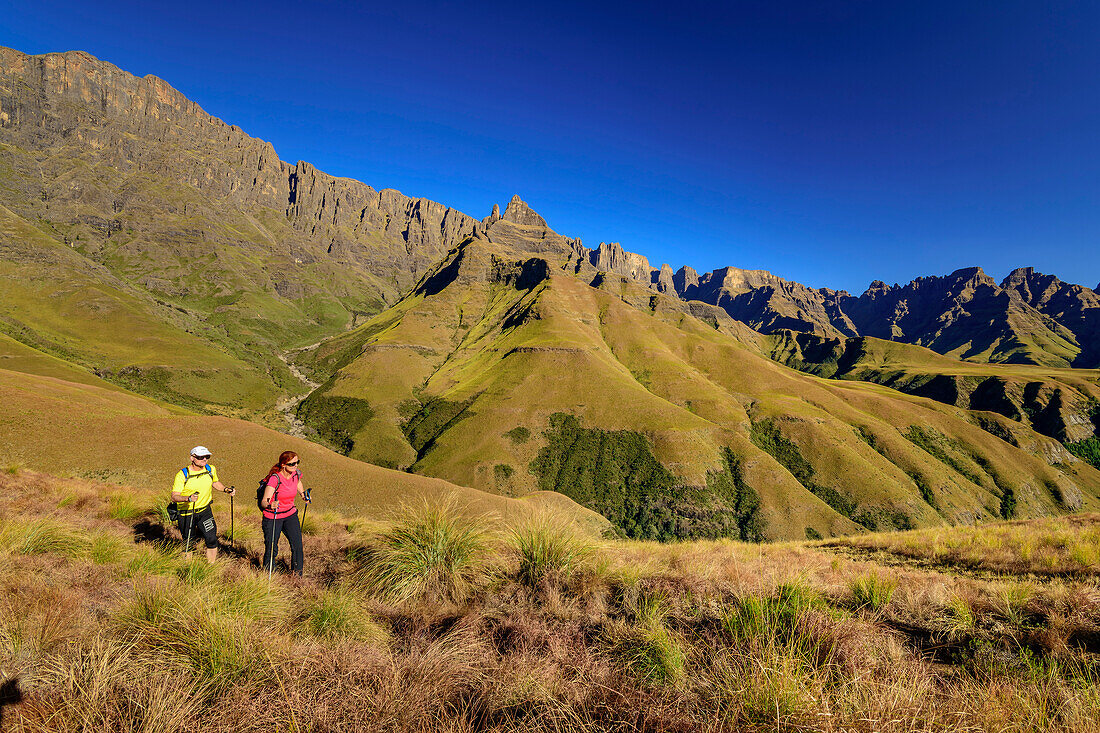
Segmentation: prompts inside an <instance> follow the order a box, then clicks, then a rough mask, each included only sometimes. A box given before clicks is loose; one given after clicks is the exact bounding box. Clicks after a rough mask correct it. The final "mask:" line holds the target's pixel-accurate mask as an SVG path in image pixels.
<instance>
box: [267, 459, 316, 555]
mask: <svg viewBox="0 0 1100 733" xmlns="http://www.w3.org/2000/svg"><path fill="white" fill-rule="evenodd" d="M300 462H301V460H300V459H299V458H298V454H297V453H295V452H294V451H290V450H288V451H283V452H282V454H280V455H279V462H278V463H276V464H275V465H274V466H272V467H271V470H270V471H269V472H268V476H267V482H266V484H267V485H266V487H265V488H264V495H263V498H262V499H261V500H260V507H261V508H262V509H263V513H264V518H263V522H262V525H261V526H262V527H263V530H264V569H265V570H267V571H269V572H270V571H271V569H272V568H273V567H274V565H275V555H276V554H278V552H279V535H281V534H285V535H286V538H287V540H288V541H289V542H290V569H291V571H292V572H295V573H297V574H298V575H301V574H302V568H303V567H304V566H305V558H304V556H303V552H302V527H301V525H300V524H299V523H298V507H297V506H295V505H294V500H295V499H296V498H298V496H299V495H301V497H302V499H304V500H305V502H306V503H307V504H308V503H309V496H308V495H307V493H306V487H305V486H303V485H302V472H301V471H299V470H298V464H299V463H300Z"/></svg>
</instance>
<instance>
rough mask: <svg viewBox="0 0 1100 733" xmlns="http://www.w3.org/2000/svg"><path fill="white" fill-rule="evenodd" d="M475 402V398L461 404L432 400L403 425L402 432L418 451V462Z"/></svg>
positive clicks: (437, 399) (451, 401) (439, 399)
mask: <svg viewBox="0 0 1100 733" xmlns="http://www.w3.org/2000/svg"><path fill="white" fill-rule="evenodd" d="M473 401H474V398H473V397H471V398H469V399H467V400H462V401H461V402H457V401H453V400H445V399H441V398H435V399H430V400H428V401H427V402H425V403H423V405H422V406H421V407H420V409H419V410H418V411H417V412H416V413H414V414H413V416H412V417H410V418H409V419H408V420H407V421H406V422H404V423H402V425H401V430H402V431H403V432H404V433H405V437H406V438H407V439H408V441H409V445H411V446H412V447H413V449H414V450H415V451H416V456H417V460H419V459H420V458H422V457H423V456H424V454H425V453H427V452H428V450H429V449H430V448H431V447H432V444H433V443H435V439H436V438H438V437H439V436H440V435H442V434H443V432H444V431H446V430H447V428H449V427H450V426H451V425H453V424H454V423H456V422H458V421H459V420H461V419H462V418H463V417H465V416H466V410H467V409H468V408H469V407H470V405H471V404H473Z"/></svg>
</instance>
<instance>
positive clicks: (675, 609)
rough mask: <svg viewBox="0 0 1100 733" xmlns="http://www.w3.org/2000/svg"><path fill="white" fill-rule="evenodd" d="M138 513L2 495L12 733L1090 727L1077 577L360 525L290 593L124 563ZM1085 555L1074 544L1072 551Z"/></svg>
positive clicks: (220, 568)
mask: <svg viewBox="0 0 1100 733" xmlns="http://www.w3.org/2000/svg"><path fill="white" fill-rule="evenodd" d="M127 497H128V498H129V500H130V502H131V504H132V508H131V509H130V510H128V511H126V512H120V509H119V507H120V505H121V504H124V503H125V501H124V500H125V499H126V498H127ZM150 498H151V495H150V494H148V493H145V492H140V491H139V492H127V491H125V490H122V489H121V488H120V487H114V486H109V485H104V484H101V483H95V482H88V481H82V480H57V479H53V478H50V477H48V476H44V475H40V474H31V473H28V472H4V473H0V556H2V559H3V560H4V562H3V563H0V568H2V570H0V588H2V592H3V594H4V597H5V598H6V599H7V600H8V603H7V604H6V605H5V606H3V607H0V667H2V668H3V670H4V672H5V674H6V675H7V676H8V678H9V679H16V680H18V682H16V683H15V684H16V685H18V687H19V688H20V689H21V690H22V692H23V701H22V702H21V703H19V704H18V705H16V706H15V707H12V708H9V709H8V710H7V711H5V712H7V713H9V714H14V715H15V718H16V720H17V721H18V724H19V725H21V726H24V727H26V728H28V729H31V730H41V731H69V730H79V729H95V730H139V729H141V726H149V725H152V726H155V728H156V730H158V731H165V732H166V733H174V732H176V731H183V730H192V729H194V727H195V726H196V725H198V726H200V727H202V728H203V729H204V730H210V731H215V732H217V731H230V730H240V729H242V728H245V727H247V726H250V725H255V722H256V721H257V720H259V721H263V724H264V726H272V727H277V728H279V729H288V730H294V729H297V730H453V731H459V730H466V731H468V730H485V731H501V732H503V731H514V730H528V731H536V732H537V731H558V732H559V733H561V732H563V731H565V732H573V731H597V730H640V729H643V728H644V729H646V730H655V731H682V730H700V731H708V732H714V733H718V732H719V731H774V730H776V729H779V730H819V731H827V732H829V733H833V732H835V733H840V731H847V730H876V731H883V732H884V733H902V732H906V733H907V732H909V731H913V732H914V733H915V732H916V731H927V730H929V729H932V730H973V731H989V733H993V732H994V731H1002V730H1005V729H1006V728H1007V727H1009V726H1011V727H1012V729H1014V730H1019V731H1025V732H1029V733H1030V732H1032V731H1034V732H1035V733H1039V732H1040V731H1043V732H1045V733H1049V732H1061V731H1067V732H1068V731H1074V732H1075V733H1093V732H1094V731H1097V730H1100V724H1098V721H1100V695H1098V694H1097V689H1100V687H1098V684H1097V683H1098V682H1100V656H1098V652H1100V649H1098V648H1097V647H1096V645H1095V641H1094V640H1095V629H1096V628H1097V625H1098V624H1100V617H1098V616H1097V608H1096V604H1095V603H1094V602H1093V601H1094V599H1093V595H1094V593H1093V591H1092V590H1091V586H1090V585H1088V584H1087V583H1082V582H1079V581H1076V580H1062V579H1059V578H1056V577H1055V578H1053V579H1052V580H1050V581H1049V582H1047V583H1045V584H1043V585H1036V584H1035V583H1034V582H1032V581H1029V580H1026V579H1023V578H1019V577H1012V576H1002V577H998V578H996V579H992V580H979V579H975V578H968V577H960V576H956V575H951V574H945V573H939V572H929V571H927V570H917V569H912V568H907V567H904V566H898V565H877V564H874V563H869V562H866V561H862V560H853V559H849V558H847V557H846V556H845V555H843V554H837V552H836V551H835V550H834V549H833V548H827V547H822V546H821V545H820V544H782V545H764V546H761V545H744V544H740V543H736V542H729V541H719V542H698V543H685V544H679V545H657V544H654V543H643V542H617V543H614V544H605V543H595V542H593V541H592V540H590V539H583V538H578V537H576V536H575V535H571V534H569V532H568V531H567V530H564V531H563V529H562V528H561V527H558V526H555V525H554V524H553V523H548V522H546V521H545V520H544V519H540V518H537V517H536V518H535V519H533V520H521V521H518V522H516V523H513V524H511V525H510V526H509V527H501V526H500V523H499V522H494V521H492V520H489V521H486V520H485V519H480V520H479V519H476V518H471V517H470V515H468V514H456V513H455V512H454V511H453V510H452V509H449V508H448V507H447V506H446V505H445V504H442V505H441V504H439V503H429V504H426V505H423V506H421V507H417V506H410V507H409V508H407V509H406V511H405V512H404V513H402V514H399V515H396V516H394V517H393V518H392V519H390V520H389V521H386V522H377V523H364V522H362V521H358V520H354V519H350V518H347V517H341V516H339V515H335V514H331V513H330V514H327V515H324V516H320V515H319V516H318V517H317V524H315V525H314V529H313V530H312V531H311V532H310V533H309V534H308V535H307V537H306V548H307V577H306V578H305V580H304V581H303V582H296V583H289V582H285V581H284V580H283V579H282V577H281V575H277V576H276V578H275V580H274V582H273V583H272V584H271V585H270V586H269V585H268V583H267V580H266V577H265V576H264V575H263V574H262V573H260V572H259V569H258V553H259V551H260V541H259V538H258V537H257V536H255V534H254V535H253V536H251V537H245V538H243V539H241V540H240V543H239V547H240V548H241V549H240V551H239V552H238V553H237V554H235V555H232V556H231V557H230V558H229V559H224V560H222V561H221V562H220V563H219V564H218V565H217V566H215V567H210V566H207V565H206V564H205V563H204V562H202V561H196V562H193V563H189V562H186V561H183V560H181V558H180V557H179V555H178V554H177V553H176V551H175V547H174V546H173V542H172V536H171V534H170V535H169V539H168V542H167V544H165V543H159V542H157V541H155V540H154V541H148V542H143V543H140V544H134V542H133V537H134V534H133V529H132V527H133V526H134V525H135V524H143V526H146V527H159V526H161V525H160V520H159V519H158V517H157V515H156V513H155V512H153V511H151V510H150V509H149V508H147V507H146V506H145V504H144V502H147V501H148V500H149V499H150ZM120 500H121V501H120ZM120 514H122V515H124V516H125V518H117V517H118V516H119V515H120ZM13 516H18V517H20V519H21V521H19V522H12V521H11V519H10V518H11V517H13ZM1080 519H1082V520H1083V519H1085V518H1080ZM1057 521H1060V520H1056V522H1055V524H1057ZM1089 521H1092V522H1095V521H1096V520H1095V517H1091V518H1089ZM1047 524H1048V523H1046V522H1036V523H1032V524H1031V525H1030V526H1029V527H1028V530H1027V531H1028V533H1029V534H1031V535H1033V536H1035V535H1039V534H1042V533H1043V532H1045V531H1047V530H1048V527H1047ZM1004 526H1005V525H993V526H991V527H983V528H976V529H975V528H971V529H966V530H962V529H960V530H956V531H957V532H959V533H961V535H966V536H970V537H972V538H974V539H975V541H976V542H977V541H979V540H981V538H983V537H986V536H987V535H988V536H996V535H997V534H998V533H1000V532H1001V531H1002V528H1003V527H1004ZM1021 529H1023V527H1022V526H1021ZM1049 529H1051V530H1054V531H1058V530H1057V529H1056V528H1055V527H1053V526H1052V527H1049ZM990 533H993V534H992V535H991V534H990ZM1093 534H1095V533H1093ZM1093 534H1090V535H1088V537H1087V538H1086V537H1080V538H1079V539H1078V542H1079V544H1080V545H1082V546H1084V545H1088V546H1089V547H1090V548H1091V550H1092V551H1093V552H1095V551H1097V547H1096V537H1094V536H1093ZM907 536H909V535H908V534H906V533H903V534H900V535H896V537H899V538H904V537H907ZM912 536H913V537H914V538H920V537H921V535H912ZM1020 536H1023V535H1020ZM874 537H876V536H874V535H872V536H868V537H866V538H861V541H865V540H868V539H873V538H874ZM977 546H978V545H977V544H976V545H975V547H977ZM987 546H988V545H987ZM1023 550H1024V548H1023V547H1022V546H1017V547H1015V548H1014V547H1013V546H1012V545H1009V544H1006V545H1004V546H1003V547H1001V548H999V552H1001V553H1002V554H1000V555H994V554H986V555H981V554H980V553H979V554H978V555H977V556H976V561H977V562H978V563H979V564H980V563H981V562H982V561H983V558H987V559H988V560H989V562H990V563H992V565H993V566H994V567H997V566H999V565H1000V563H1001V558H1002V557H1011V556H1012V554H1013V553H1022V552H1023ZM382 577H385V578H387V579H388V581H387V582H385V583H378V582H376V580H377V579H378V578H382ZM395 588H399V589H401V592H400V593H397V594H395V593H394V589H395ZM258 627H259V628H263V629H264V633H263V634H256V633H255V630H256V628H258ZM196 641H198V642H200V643H196ZM166 691H170V694H165V693H166ZM214 700H216V703H212V702H211V701H214Z"/></svg>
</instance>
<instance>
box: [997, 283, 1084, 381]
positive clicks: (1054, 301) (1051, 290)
mask: <svg viewBox="0 0 1100 733" xmlns="http://www.w3.org/2000/svg"><path fill="white" fill-rule="evenodd" d="M1001 287H1002V288H1004V289H1005V290H1006V291H1008V292H1009V293H1013V294H1015V295H1016V296H1017V297H1019V298H1020V300H1022V301H1023V302H1025V303H1027V304H1028V305H1030V306H1031V307H1033V308H1035V309H1036V310H1038V311H1039V312H1040V313H1042V314H1043V315H1045V316H1047V317H1049V318H1051V319H1053V320H1054V321H1056V322H1058V323H1059V324H1060V325H1062V326H1065V327H1066V328H1067V329H1069V330H1070V331H1071V332H1072V333H1073V335H1074V337H1075V339H1076V341H1077V343H1078V344H1079V345H1080V347H1081V353H1080V354H1079V355H1078V356H1077V358H1076V359H1074V361H1073V366H1076V367H1087V368H1096V367H1100V295H1098V294H1097V293H1096V291H1095V290H1093V289H1091V288H1086V287H1084V286H1082V285H1073V284H1071V283H1067V282H1063V281H1061V280H1059V279H1058V278H1057V277H1055V276H1054V275H1044V274H1042V273H1038V272H1035V270H1034V268H1031V267H1021V268H1018V269H1016V270H1013V271H1012V272H1010V273H1009V274H1008V276H1007V277H1006V278H1005V279H1004V280H1003V281H1002V282H1001Z"/></svg>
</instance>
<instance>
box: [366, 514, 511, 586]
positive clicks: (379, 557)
mask: <svg viewBox="0 0 1100 733" xmlns="http://www.w3.org/2000/svg"><path fill="white" fill-rule="evenodd" d="M488 551H489V535H488V530H487V525H486V521H485V520H484V519H479V518H471V517H469V516H467V515H465V514H463V513H462V511H461V509H460V507H459V506H458V505H457V504H456V503H455V502H454V501H453V500H446V501H442V502H429V501H425V502H423V503H421V504H419V505H415V506H405V507H404V508H403V509H402V511H401V513H400V514H399V515H398V517H397V518H396V519H395V521H394V522H393V524H392V525H391V526H390V527H389V528H387V529H384V530H382V531H381V532H379V533H378V534H377V535H375V536H374V537H373V538H371V539H370V540H369V541H368V543H367V545H366V547H364V548H363V550H362V552H361V553H360V569H359V573H358V577H359V580H360V581H361V582H362V583H363V584H364V585H365V586H366V587H367V588H369V589H370V590H371V591H372V592H373V593H375V594H377V595H378V596H379V597H382V598H384V599H386V600H387V601H390V602H392V603H404V602H407V601H414V600H415V601H427V602H446V603H454V604H461V603H463V602H465V601H466V599H467V598H468V597H469V595H470V593H471V592H472V591H473V590H474V589H475V588H477V587H479V586H480V585H481V584H482V583H483V581H485V580H486V578H487V577H488V574H489V572H490V568H489V564H488Z"/></svg>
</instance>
